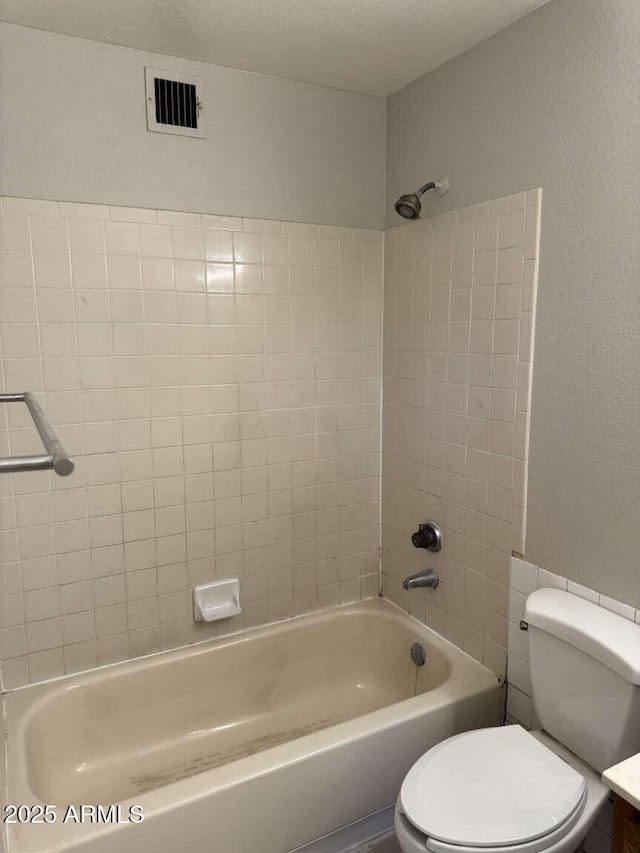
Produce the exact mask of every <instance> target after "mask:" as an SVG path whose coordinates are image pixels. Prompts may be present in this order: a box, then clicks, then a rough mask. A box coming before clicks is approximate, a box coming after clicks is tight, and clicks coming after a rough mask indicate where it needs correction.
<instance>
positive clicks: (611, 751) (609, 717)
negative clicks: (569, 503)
mask: <svg viewBox="0 0 640 853" xmlns="http://www.w3.org/2000/svg"><path fill="white" fill-rule="evenodd" d="M525 619H526V621H527V623H528V625H529V658H530V666H531V691H532V698H533V707H534V710H535V713H536V716H537V717H538V719H539V721H540V724H541V726H542V728H543V729H544V730H545V731H546V732H548V733H549V734H550V735H551V736H552V737H554V738H555V739H556V740H558V741H560V743H562V744H564V745H565V746H566V747H567V748H568V749H570V750H571V751H572V752H573V753H574V754H575V755H577V756H578V757H579V758H581V759H582V760H583V761H585V762H586V763H587V764H589V765H591V767H593V768H594V769H595V770H598V771H603V770H605V769H606V768H607V767H611V765H612V764H616V763H617V762H618V761H622V760H623V759H624V758H628V757H629V756H631V755H634V754H635V753H637V752H640V625H638V624H636V623H634V622H630V621H629V620H628V619H624V618H623V617H622V616H618V615H617V614H615V613H611V612H610V611H608V610H605V609H604V608H603V607H598V605H596V604H592V603H591V602H590V601H586V600H585V599H583V598H579V597H578V596H576V595H572V594H571V593H569V592H564V591H563V590H559V589H539V590H537V591H536V592H534V593H532V594H531V595H530V596H529V597H528V599H527V603H526V606H525Z"/></svg>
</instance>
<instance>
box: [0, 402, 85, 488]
mask: <svg viewBox="0 0 640 853" xmlns="http://www.w3.org/2000/svg"><path fill="white" fill-rule="evenodd" d="M0 403H26V405H27V408H28V409H29V414H30V415H31V417H32V418H33V422H34V424H35V427H36V429H37V430H38V434H39V436H40V438H41V439H42V443H43V444H44V449H45V450H46V451H47V454H46V456H45V455H44V454H43V455H42V456H9V457H5V458H4V459H2V458H0V474H10V473H11V472H13V471H46V470H48V469H49V468H53V470H54V471H55V472H56V474H59V475H60V476H61V477H68V476H69V474H71V473H72V471H73V460H72V459H70V458H69V455H68V454H67V452H66V450H65V449H64V447H63V446H62V445H61V444H60V440H59V439H58V436H57V435H56V434H55V432H54V431H53V429H52V427H51V424H50V423H49V421H48V420H47V418H46V417H45V414H44V412H43V411H42V409H41V408H40V406H39V405H38V403H37V402H36V400H35V398H34V396H33V394H32V393H31V392H30V391H24V392H23V393H22V394H0Z"/></svg>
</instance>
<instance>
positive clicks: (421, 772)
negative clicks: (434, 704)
mask: <svg viewBox="0 0 640 853" xmlns="http://www.w3.org/2000/svg"><path fill="white" fill-rule="evenodd" d="M525 618H526V620H527V623H528V626H529V627H528V630H529V656H530V665H531V688H532V695H533V703H534V708H535V712H536V715H537V717H538V719H539V720H540V723H541V725H542V731H536V732H527V731H525V730H524V729H523V728H521V727H520V726H501V727H498V728H491V729H478V730H476V731H471V732H465V733H464V734H460V735H456V736H455V737H452V738H449V739H448V740H445V741H443V742H442V743H439V744H438V745H437V746H434V747H433V749H430V750H429V751H428V752H427V753H425V754H424V755H423V756H422V758H420V759H419V760H418V761H417V762H416V763H415V764H414V765H413V767H412V768H411V770H410V771H409V773H408V774H407V776H406V778H405V780H404V782H403V785H402V789H401V791H400V795H399V797H398V802H397V804H396V815H395V828H396V834H397V836H398V842H399V844H400V847H401V848H402V850H403V851H405V853H424V851H425V849H426V850H431V851H433V853H540V851H545V853H565V851H566V853H573V851H574V850H576V849H577V848H578V847H579V846H580V844H581V842H582V841H583V840H584V837H585V836H586V834H587V832H588V831H589V829H590V828H591V826H592V824H593V823H594V821H595V819H596V817H597V815H598V812H599V811H600V809H601V807H602V806H603V804H604V802H605V800H606V799H607V796H608V793H609V791H608V789H607V788H606V786H605V785H604V784H603V783H602V782H601V781H600V773H601V771H603V770H604V769H605V768H607V767H610V766H611V765H612V764H616V763H617V762H618V761H621V760H622V759H624V758H627V757H629V756H630V755H633V754H635V753H636V752H640V625H636V624H634V623H633V622H629V621H628V620H627V619H624V618H622V617H621V616H617V615H616V614H614V613H611V612H609V611H608V610H605V609H604V608H601V607H598V606H596V605H595V604H592V603H591V602H588V601H585V600H584V599H582V598H578V597H577V596H574V595H571V594H570V593H568V592H564V591H562V590H557V589H541V590H538V591H537V592H534V593H533V594H532V595H530V596H529V598H528V599H527V603H526V610H525Z"/></svg>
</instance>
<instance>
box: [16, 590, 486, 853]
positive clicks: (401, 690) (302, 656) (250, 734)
mask: <svg viewBox="0 0 640 853" xmlns="http://www.w3.org/2000/svg"><path fill="white" fill-rule="evenodd" d="M415 641H419V642H420V643H422V644H423V645H424V647H425V648H426V652H427V662H426V665H425V666H423V667H416V665H415V664H414V663H413V662H412V660H411V657H410V653H409V650H410V646H411V644H412V643H413V642H415ZM4 702H5V725H6V736H7V741H6V744H7V758H8V761H7V765H8V768H9V769H8V774H7V780H6V786H7V787H6V796H5V802H8V803H11V804H13V805H18V804H25V805H33V804H49V805H51V806H52V809H50V810H49V813H50V814H51V815H54V816H55V818H56V820H55V822H52V823H49V824H46V823H22V824H21V823H13V824H10V825H7V826H6V830H7V840H8V853H16V851H20V853H23V851H25V852H26V851H29V853H36V851H63V850H64V851H66V850H72V849H73V850H76V851H83V853H114V851H118V853H176V851H181V850H184V851H185V853H186V851H189V853H253V851H259V853H288V851H291V850H294V849H296V848H297V847H300V846H302V845H304V844H307V843H309V842H311V841H313V840H314V839H318V838H320V837H321V836H324V835H326V834H328V833H330V832H333V831H335V830H337V829H340V828H341V827H344V826H346V825H348V824H349V823H352V822H353V821H356V820H359V819H361V818H363V817H365V816H367V815H369V814H372V813H373V812H376V811H377V810H379V809H382V808H384V807H387V806H389V805H391V804H392V803H393V802H394V801H395V798H396V796H397V793H398V790H399V787H400V784H401V782H402V779H403V777H404V775H405V774H406V772H407V770H408V769H409V767H410V766H411V765H412V764H413V762H414V761H415V760H416V759H417V758H418V757H419V756H420V755H421V754H422V753H423V752H424V751H425V750H426V749H428V748H429V747H430V746H432V745H433V744H435V743H437V742H438V741H440V740H442V739H443V738H445V737H449V736H450V735H452V734H455V733H457V732H460V731H464V730H466V729H470V728H476V727H480V726H489V725H496V724H497V723H498V722H499V717H500V707H501V689H500V686H499V684H498V680H497V677H496V676H495V675H493V674H492V673H490V672H489V671H488V670H486V669H485V668H484V667H482V666H481V665H480V664H478V663H476V662H475V661H473V660H471V659H470V658H469V657H467V656H466V655H464V654H463V653H461V652H460V651H458V650H457V649H456V648H455V647H454V646H452V645H450V644H449V643H447V642H446V641H445V640H443V639H442V638H441V637H439V636H438V635H436V634H434V633H433V632H431V631H430V630H429V629H427V628H425V627H424V626H423V625H421V624H420V623H418V622H417V621H415V620H414V619H411V618H410V617H408V616H407V615H406V614H405V613H403V612H402V611H401V610H399V609H398V608H396V607H394V606H393V605H391V604H389V603H388V602H386V601H382V600H380V599H374V600H371V601H366V602H362V603H360V604H355V605H350V606H346V607H339V608H336V609H333V610H327V611H323V612H320V613H316V614H314V615H311V616H305V617H301V618H298V619H292V620H289V621H287V622H282V623H279V624H277V625H272V626H268V627H265V628H260V629H257V630H253V631H249V632H246V633H242V634H238V635H235V636H232V637H229V638H225V639H222V640H219V641H214V642H209V643H205V644H201V645H198V646H192V647H190V648H187V649H181V650H178V651H175V652H168V653H165V654H160V655H155V656H152V657H148V658H145V659H141V660H136V661H131V662H127V663H124V664H117V665H114V666H111V667H106V668H103V669H100V670H94V671H92V672H89V673H84V674H82V675H77V676H71V677H68V678H63V679H59V680H57V681H53V682H49V683H48V684H43V685H36V686H32V687H26V688H22V689H19V690H15V691H12V692H10V693H8V694H6V695H5V697H4ZM70 804H72V805H74V806H76V807H79V806H80V805H83V804H85V805H96V804H101V805H103V806H108V805H110V804H119V805H120V818H121V819H122V820H126V819H127V817H128V815H129V809H130V807H131V806H133V805H136V806H141V807H142V810H143V814H144V820H143V821H142V822H139V823H120V824H118V823H111V822H107V823H98V824H96V823H93V822H85V823H82V824H78V823H75V822H73V821H74V814H73V813H72V812H70V813H69V816H70V819H71V822H67V823H63V819H64V816H65V814H66V813H67V807H68V806H69V805H70ZM25 814H26V813H25V812H23V813H22V816H23V817H24V816H25ZM33 814H37V813H33ZM90 814H91V813H90V812H87V818H89V817H90ZM30 816H31V815H30ZM103 816H104V813H103ZM106 817H107V818H111V819H113V818H115V817H116V813H115V810H113V811H112V812H111V813H110V814H107V815H106Z"/></svg>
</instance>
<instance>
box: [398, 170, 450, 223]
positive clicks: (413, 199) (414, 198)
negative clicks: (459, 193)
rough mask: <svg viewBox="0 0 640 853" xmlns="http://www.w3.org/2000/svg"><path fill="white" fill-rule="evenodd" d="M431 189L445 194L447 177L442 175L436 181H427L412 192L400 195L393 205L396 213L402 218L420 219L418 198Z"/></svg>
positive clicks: (420, 207)
mask: <svg viewBox="0 0 640 853" xmlns="http://www.w3.org/2000/svg"><path fill="white" fill-rule="evenodd" d="M433 189H435V190H437V191H438V195H445V194H446V193H447V192H449V178H444V177H443V178H438V180H437V181H429V183H427V184H424V186H421V187H420V188H419V189H417V190H416V191H415V192H414V193H406V195H401V196H400V198H399V199H398V201H397V202H396V203H395V205H394V207H395V209H396V213H397V214H399V215H400V216H402V217H403V219H420V211H421V210H422V202H421V201H420V199H421V198H422V196H423V195H424V194H425V193H426V192H427V190H433Z"/></svg>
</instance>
